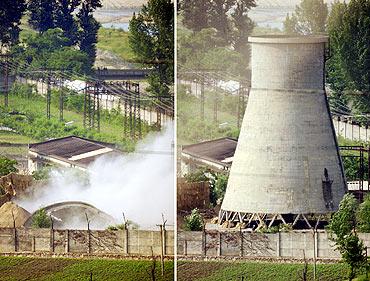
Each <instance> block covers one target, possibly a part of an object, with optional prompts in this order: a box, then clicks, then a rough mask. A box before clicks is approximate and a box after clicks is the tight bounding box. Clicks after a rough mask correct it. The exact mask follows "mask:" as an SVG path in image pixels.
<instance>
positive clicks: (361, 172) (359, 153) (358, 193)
mask: <svg viewBox="0 0 370 281" xmlns="http://www.w3.org/2000/svg"><path fill="white" fill-rule="evenodd" d="M339 149H340V150H341V151H350V152H355V153H356V154H355V155H343V153H342V155H341V157H342V158H354V159H359V161H358V162H359V163H358V164H359V165H358V170H357V178H356V179H355V181H358V187H359V189H358V190H351V191H350V192H351V193H353V194H354V195H355V197H356V198H357V200H359V201H360V202H362V201H363V199H364V194H365V193H366V192H369V190H370V188H369V187H370V183H369V180H367V188H366V189H364V184H365V182H366V176H365V171H366V168H367V178H369V175H370V157H369V156H370V147H364V146H362V145H358V146H349V145H345V146H339ZM366 154H367V161H366V158H365V155H366ZM365 162H367V163H366V164H365ZM366 166H367V167H366Z"/></svg>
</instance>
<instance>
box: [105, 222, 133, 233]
mask: <svg viewBox="0 0 370 281" xmlns="http://www.w3.org/2000/svg"><path fill="white" fill-rule="evenodd" d="M125 229H139V224H137V223H136V222H134V221H131V220H127V221H126V223H121V224H116V225H110V226H108V227H107V230H112V231H117V230H125Z"/></svg>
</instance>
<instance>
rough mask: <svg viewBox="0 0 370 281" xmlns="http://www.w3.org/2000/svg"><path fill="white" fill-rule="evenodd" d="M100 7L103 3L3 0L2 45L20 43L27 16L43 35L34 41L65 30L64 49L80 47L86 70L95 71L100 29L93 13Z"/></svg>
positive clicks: (95, 0)
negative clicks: (22, 27) (24, 20)
mask: <svg viewBox="0 0 370 281" xmlns="http://www.w3.org/2000/svg"><path fill="white" fill-rule="evenodd" d="M99 7H102V4H101V0H29V1H27V2H26V0H4V1H1V4H0V17H1V19H2V22H1V26H0V42H1V46H2V47H4V48H11V47H14V46H16V45H17V44H18V43H19V33H20V25H21V19H22V17H23V16H24V15H25V14H26V15H27V16H28V23H29V25H30V26H31V27H32V28H33V29H34V30H36V31H38V33H39V35H33V37H34V38H33V39H34V40H35V38H39V39H40V38H41V37H42V35H43V34H44V33H46V32H48V31H49V30H51V29H59V30H61V32H60V34H59V35H58V36H59V38H61V39H62V41H63V44H62V45H60V46H61V47H73V48H74V49H76V48H77V49H78V50H79V51H80V52H81V53H82V54H86V56H87V60H86V61H85V63H86V65H87V67H86V68H85V70H88V69H90V70H91V68H92V67H93V65H94V62H95V57H96V43H97V40H98V29H99V27H100V25H99V23H98V22H97V21H96V19H95V18H94V16H93V12H94V11H95V10H96V9H97V8H99ZM76 11H77V13H76ZM55 32H57V31H55ZM55 32H54V33H55ZM30 41H32V39H30ZM59 41H60V40H59ZM27 43H30V42H27ZM26 45H27V46H28V45H29V44H26ZM70 50H71V49H70Z"/></svg>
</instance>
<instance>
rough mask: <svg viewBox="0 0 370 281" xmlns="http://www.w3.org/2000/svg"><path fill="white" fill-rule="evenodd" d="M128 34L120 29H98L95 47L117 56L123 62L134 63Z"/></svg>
mask: <svg viewBox="0 0 370 281" xmlns="http://www.w3.org/2000/svg"><path fill="white" fill-rule="evenodd" d="M129 34H130V33H129V32H127V31H124V30H122V29H112V28H100V29H99V32H98V43H97V45H96V46H97V47H98V48H99V49H101V50H106V51H110V52H112V53H114V54H116V55H118V56H119V57H120V58H122V59H123V60H124V61H127V62H136V59H135V54H134V52H133V51H132V49H131V47H130V44H129Z"/></svg>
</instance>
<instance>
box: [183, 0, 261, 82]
mask: <svg viewBox="0 0 370 281" xmlns="http://www.w3.org/2000/svg"><path fill="white" fill-rule="evenodd" d="M255 6H256V1H255V0H244V1H236V0H218V1H210V0H206V1H194V0H183V1H182V4H181V5H180V14H181V18H179V22H182V23H183V24H184V27H185V28H188V29H190V30H191V31H193V32H188V31H187V30H186V29H185V28H182V27H180V29H179V32H178V38H179V40H178V44H179V63H180V64H184V65H186V66H187V67H190V68H194V69H196V70H197V69H205V68H210V69H212V70H225V69H224V66H225V65H230V64H231V65H232V67H231V69H233V68H234V71H233V73H234V74H236V75H238V76H239V75H240V74H242V73H244V72H245V70H246V69H247V68H248V64H249V47H248V45H247V42H248V36H249V35H250V34H251V33H252V30H253V27H254V26H255V25H254V23H253V21H252V20H251V19H250V18H249V16H248V12H249V10H250V9H251V8H253V7H255ZM207 39H212V40H210V41H207ZM204 44H207V45H208V48H207V47H206V46H205V45H204ZM201 45H203V46H201ZM204 47H205V48H204ZM202 57H205V58H204V59H203V60H198V58H202ZM217 59H222V61H227V64H222V62H220V63H219V64H218V65H217V67H215V66H212V63H216V62H217ZM229 59H231V61H230V60H229ZM210 64H211V65H210Z"/></svg>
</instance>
